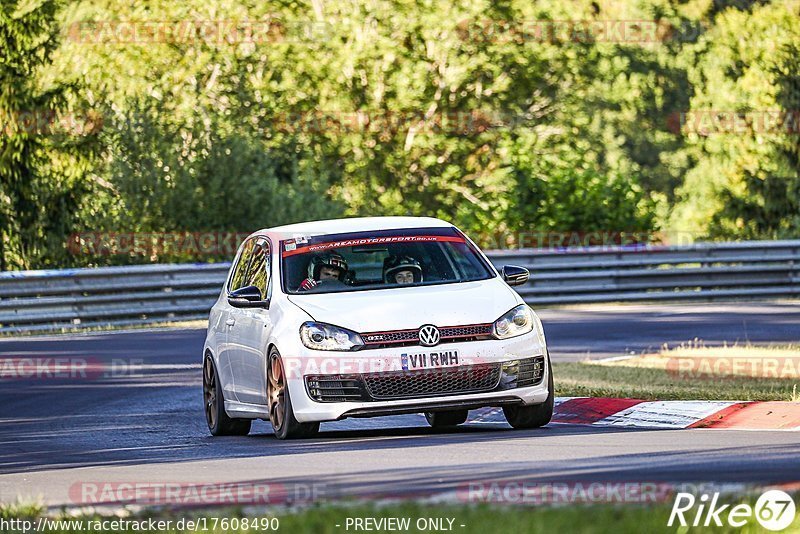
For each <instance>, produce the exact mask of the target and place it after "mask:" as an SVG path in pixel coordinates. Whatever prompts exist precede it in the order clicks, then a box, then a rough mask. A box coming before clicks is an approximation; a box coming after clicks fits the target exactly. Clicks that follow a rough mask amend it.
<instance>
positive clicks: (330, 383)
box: [306, 375, 365, 402]
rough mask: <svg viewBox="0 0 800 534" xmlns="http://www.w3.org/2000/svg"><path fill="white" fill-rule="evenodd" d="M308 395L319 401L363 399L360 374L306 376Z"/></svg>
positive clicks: (362, 384)
mask: <svg viewBox="0 0 800 534" xmlns="http://www.w3.org/2000/svg"><path fill="white" fill-rule="evenodd" d="M306 389H307V391H308V394H309V396H310V397H311V398H312V399H313V400H315V401H319V402H347V401H362V400H364V393H365V392H364V383H363V381H362V380H361V376H360V375H355V376H342V375H314V376H307V377H306Z"/></svg>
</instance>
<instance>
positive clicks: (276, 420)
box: [267, 347, 319, 439]
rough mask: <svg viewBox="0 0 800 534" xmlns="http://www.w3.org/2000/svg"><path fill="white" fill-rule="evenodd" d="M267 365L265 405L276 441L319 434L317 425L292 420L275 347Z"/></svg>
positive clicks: (287, 393) (284, 382) (290, 402)
mask: <svg viewBox="0 0 800 534" xmlns="http://www.w3.org/2000/svg"><path fill="white" fill-rule="evenodd" d="M268 363H269V365H267V403H268V408H269V420H270V422H271V423H272V428H273V429H274V430H275V436H276V437H277V438H278V439H294V438H310V437H313V436H315V435H316V434H317V432H319V423H300V422H299V421H297V419H295V418H294V410H292V399H291V397H290V396H289V388H287V387H286V374H285V373H284V369H285V367H284V366H283V361H282V360H281V355H280V353H279V352H278V349H276V348H275V347H273V348H272V350H270V351H269V362H268Z"/></svg>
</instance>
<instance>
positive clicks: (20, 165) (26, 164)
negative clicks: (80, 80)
mask: <svg viewBox="0 0 800 534" xmlns="http://www.w3.org/2000/svg"><path fill="white" fill-rule="evenodd" d="M58 7H59V5H58V2H56V1H52V0H24V1H23V0H20V1H6V2H4V3H3V7H2V9H1V10H0V119H2V126H3V131H2V134H1V135H0V270H5V269H7V268H29V267H31V266H32V265H36V266H40V265H58V264H62V263H63V262H64V259H65V245H66V240H65V236H66V235H67V234H68V233H69V230H70V228H71V227H72V225H73V223H74V222H75V217H74V214H75V213H76V211H77V209H78V206H79V205H80V204H81V202H82V200H83V198H84V197H85V196H86V195H87V193H88V192H89V191H90V190H91V185H90V184H88V183H87V181H86V180H85V178H84V173H85V170H86V168H87V165H88V158H89V157H90V154H91V146H90V145H91V134H92V133H93V132H94V130H95V129H96V128H97V126H98V125H97V124H96V122H95V123H94V124H93V123H92V118H91V117H90V116H89V115H88V114H73V113H71V112H70V110H69V108H68V107H67V96H68V93H69V92H70V91H71V90H74V89H75V86H74V85H73V84H71V83H61V84H54V85H50V86H42V85H41V84H40V79H39V76H38V74H39V72H40V71H41V69H42V68H43V67H45V66H47V65H48V64H49V63H50V61H51V57H52V54H53V51H54V49H55V48H56V46H57V45H58V35H59V33H60V31H59V26H58V24H57V21H56V16H57V11H58Z"/></svg>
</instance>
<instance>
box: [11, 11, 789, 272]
mask: <svg viewBox="0 0 800 534" xmlns="http://www.w3.org/2000/svg"><path fill="white" fill-rule="evenodd" d="M17 4H19V5H22V2H18V3H14V4H13V5H12V6H11V8H10V9H9V8H7V7H5V5H4V8H3V9H4V11H3V15H2V17H3V18H2V21H1V22H0V31H2V32H4V37H5V39H4V43H3V44H0V46H4V47H6V48H7V50H4V51H3V52H4V53H3V57H6V58H8V59H7V60H4V62H3V63H2V64H0V68H2V69H3V70H2V73H3V74H2V78H0V89H1V92H0V98H2V100H0V110H2V111H3V112H4V113H6V114H12V115H13V112H14V110H19V109H29V108H36V109H54V110H59V111H61V112H63V111H72V112H73V113H82V114H84V115H86V114H89V115H91V116H93V117H96V116H99V117H101V118H102V124H101V126H102V128H95V129H92V130H91V131H90V133H91V135H86V134H85V132H82V133H83V134H82V135H61V136H54V135H25V134H20V135H16V134H15V135H12V136H5V137H4V139H3V140H1V141H0V143H2V145H0V146H2V147H3V152H2V153H0V165H2V167H0V170H1V171H2V172H1V174H2V185H3V191H2V196H0V202H2V206H1V207H2V214H3V220H2V225H0V232H2V233H0V236H5V238H4V240H0V243H2V244H3V246H4V249H5V254H0V257H6V258H10V260H8V261H7V265H6V266H5V268H19V267H40V266H46V265H51V264H61V265H64V264H69V263H71V264H98V263H119V262H130V261H183V260H187V259H202V260H207V261H212V260H217V259H222V258H225V257H226V256H225V255H222V256H219V255H210V256H209V255H206V256H198V255H196V254H192V253H189V254H178V255H163V254H161V255H150V256H148V255H138V256H137V255H133V256H130V255H129V256H121V257H114V256H105V257H94V256H91V255H86V254H75V253H70V252H69V251H68V250H67V247H66V243H67V236H68V235H69V234H72V233H75V232H183V231H190V232H191V231H229V232H250V231H253V230H255V229H257V228H262V227H268V226H274V225H278V224H283V223H288V222H294V221H301V220H309V219H318V218H326V217H338V216H345V215H400V214H404V215H405V214H411V215H432V216H438V217H442V218H446V219H449V220H451V221H453V222H454V223H455V224H457V225H458V226H460V227H461V228H462V229H464V230H465V231H467V232H468V233H470V234H471V235H473V236H474V237H476V239H478V240H479V241H482V242H483V243H484V244H490V243H496V242H497V241H496V240H495V239H496V236H498V235H507V236H513V235H514V234H517V233H519V232H531V231H578V232H592V231H597V230H609V231H616V232H619V231H645V232H647V231H655V230H659V229H663V230H689V231H691V232H693V233H695V235H696V236H697V237H711V238H762V237H768V238H769V237H794V236H796V235H797V233H798V230H799V229H800V220H799V219H798V217H800V216H798V212H799V211H800V210H798V207H799V206H800V193H798V191H799V190H800V179H798V167H799V166H800V163H799V157H798V137H797V133H796V132H795V133H794V134H793V135H792V134H791V133H786V132H783V133H780V132H779V133H778V134H775V135H771V134H770V135H765V134H763V133H759V132H754V133H752V134H751V133H745V134H736V133H734V134H730V133H713V134H709V135H706V134H698V133H695V132H692V131H689V130H690V128H687V126H691V124H688V125H687V124H681V123H680V121H678V125H677V128H676V122H675V118H676V117H686V116H690V117H691V114H692V113H702V112H707V111H709V110H721V111H735V112H758V111H764V110H789V111H795V112H796V110H797V109H798V104H799V102H798V99H800V96H798V59H797V58H798V53H797V52H798V50H797V43H798V42H800V39H798V37H800V35H798V33H800V30H799V29H798V26H800V17H799V16H798V9H799V8H798V6H797V5H793V4H791V3H784V2H779V1H774V2H770V1H768V0H763V1H762V0H759V1H749V0H745V1H743V0H735V1H734V0H731V1H728V0H693V1H692V2H685V1H682V0H681V1H679V0H647V1H645V0H640V1H635V2H627V3H620V2H614V1H611V0H595V1H592V0H570V1H568V2H567V1H564V0H543V1H541V2H536V3H531V2H524V1H522V0H503V1H494V2H491V1H489V0H467V1H464V2H458V3H452V2H446V1H445V0H357V1H354V2H348V3H341V2H320V1H311V2H287V3H265V2H253V1H252V0H249V1H244V2H234V1H232V0H216V1H215V2H213V3H209V2H201V1H199V0H189V1H187V2H182V3H179V4H175V3H169V2H165V1H162V0H158V1H154V2H148V3H123V2H119V1H118V0H99V1H97V0H96V1H92V2H89V1H88V0H87V1H78V2H71V3H68V4H66V5H65V7H64V9H63V10H62V11H60V12H57V7H58V5H57V4H56V3H55V2H54V1H46V0H30V1H29V2H26V3H25V4H24V5H25V6H27V8H26V9H22V8H19V9H18V7H19V6H18V5H17ZM21 13H24V15H21ZM56 17H57V18H56ZM56 20H57V21H58V23H57V22H56ZM569 20H572V21H578V22H581V21H584V22H591V21H593V23H594V24H595V25H596V27H597V25H599V26H600V27H608V28H609V33H608V34H606V35H604V34H603V33H597V34H592V35H588V36H587V34H580V33H573V34H569V33H565V32H556V33H555V34H553V35H550V34H542V33H537V31H541V30H542V29H545V30H546V29H547V28H548V27H552V26H548V24H550V22H548V21H551V23H552V24H556V22H552V21H569ZM131 21H138V22H137V25H136V29H137V30H138V31H139V32H140V33H137V34H135V35H136V36H137V39H131V38H130V36H131V35H134V34H131V33H126V28H127V31H130V27H131V26H130V22H131ZM148 21H150V22H151V23H152V22H153V21H157V22H160V24H161V26H158V27H159V28H160V30H159V32H156V33H153V34H147V33H146V32H144V31H143V29H144V28H145V26H144V25H145V24H146V23H147V22H148ZM613 21H640V26H641V27H644V28H647V27H651V26H652V24H653V23H655V22H657V31H656V32H655V33H654V34H653V35H654V36H656V37H657V39H655V40H652V39H643V40H637V39H635V38H633V39H626V38H624V36H623V38H621V39H618V38H616V37H615V35H616V36H617V37H619V34H615V33H614V31H615V30H614V31H612V30H611V26H609V24H610V22H613ZM654 21H655V22H654ZM126 23H127V24H128V26H125V24H126ZM59 25H60V27H59ZM604 25H605V26H604ZM248 29H249V30H254V32H255V33H254V34H253V36H252V37H248V36H247V34H246V32H245V30H248ZM651 29H652V27H651ZM631 31H633V30H631ZM743 32H745V35H744V37H743V35H742V34H743ZM12 35H13V36H17V35H19V36H20V38H16V37H15V39H10V37H11V36H12ZM625 35H628V36H630V35H633V34H625ZM645 35H650V34H645ZM9 47H11V48H9ZM12 48H13V49H12ZM681 126H683V130H680V127H681ZM505 243H506V244H510V245H514V244H515V243H514V239H513V238H510V239H506V240H505Z"/></svg>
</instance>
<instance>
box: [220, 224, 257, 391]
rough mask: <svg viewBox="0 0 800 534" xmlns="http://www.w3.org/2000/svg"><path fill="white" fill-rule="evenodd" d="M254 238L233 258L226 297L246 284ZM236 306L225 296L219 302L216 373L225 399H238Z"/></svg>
mask: <svg viewBox="0 0 800 534" xmlns="http://www.w3.org/2000/svg"><path fill="white" fill-rule="evenodd" d="M254 247H255V240H254V239H249V240H247V241H245V242H244V243H242V245H241V247H240V249H239V253H238V254H237V256H236V259H234V265H233V267H232V268H231V275H230V278H229V279H228V283H227V285H226V287H225V292H226V297H227V295H228V294H230V292H231V291H235V290H237V289H240V288H242V287H244V286H246V285H247V268H248V267H249V264H250V260H251V259H252V256H253V249H254ZM238 311H239V310H238V308H234V307H233V306H231V305H230V304H228V300H227V298H223V299H222V301H221V302H220V303H219V313H220V317H219V318H218V320H217V325H216V327H217V329H218V336H219V337H218V339H219V342H218V349H217V373H219V380H220V383H221V385H222V391H223V394H224V395H225V398H226V399H229V400H238V398H237V396H236V385H235V379H234V375H235V373H234V369H235V367H236V365H237V364H236V363H235V360H236V357H235V354H236V350H235V344H234V341H235V340H234V337H235V332H236V330H235V329H236V320H237V312H238Z"/></svg>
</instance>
